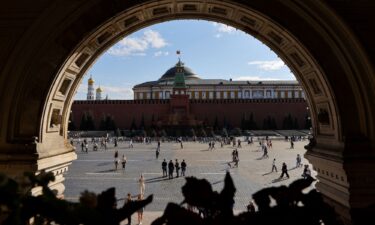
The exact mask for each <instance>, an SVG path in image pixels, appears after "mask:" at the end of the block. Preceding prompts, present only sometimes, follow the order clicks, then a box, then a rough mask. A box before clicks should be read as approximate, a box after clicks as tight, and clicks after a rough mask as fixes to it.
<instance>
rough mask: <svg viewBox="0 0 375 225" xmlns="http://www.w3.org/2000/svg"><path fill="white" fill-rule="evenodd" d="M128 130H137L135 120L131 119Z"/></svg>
mask: <svg viewBox="0 0 375 225" xmlns="http://www.w3.org/2000/svg"><path fill="white" fill-rule="evenodd" d="M130 130H137V125H136V124H135V118H134V117H133V120H132V123H131V125H130Z"/></svg>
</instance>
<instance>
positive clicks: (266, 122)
mask: <svg viewBox="0 0 375 225" xmlns="http://www.w3.org/2000/svg"><path fill="white" fill-rule="evenodd" d="M268 129H269V127H268V121H267V118H264V119H263V130H268Z"/></svg>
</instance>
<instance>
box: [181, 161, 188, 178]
mask: <svg viewBox="0 0 375 225" xmlns="http://www.w3.org/2000/svg"><path fill="white" fill-rule="evenodd" d="M186 166H187V165H186V162H185V159H183V160H182V162H181V176H185V171H186Z"/></svg>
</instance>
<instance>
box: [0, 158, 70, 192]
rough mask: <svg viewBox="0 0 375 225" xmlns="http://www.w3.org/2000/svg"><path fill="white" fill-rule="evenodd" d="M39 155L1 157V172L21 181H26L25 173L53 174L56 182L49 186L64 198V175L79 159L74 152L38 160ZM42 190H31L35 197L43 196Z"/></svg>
mask: <svg viewBox="0 0 375 225" xmlns="http://www.w3.org/2000/svg"><path fill="white" fill-rule="evenodd" d="M37 156H38V155H37V154H34V155H33V156H31V157H30V155H23V154H21V155H14V154H13V155H11V156H9V155H7V154H1V155H0V171H1V172H2V173H4V174H6V175H7V176H9V177H11V178H13V179H15V180H18V181H21V180H23V179H24V176H23V175H24V173H25V172H34V173H35V174H38V173H40V172H41V171H46V172H52V173H53V174H54V175H55V181H54V182H51V183H50V184H49V186H50V188H51V189H52V190H53V191H55V192H56V195H57V197H59V198H63V197H64V190H65V186H64V184H63V182H64V180H65V179H64V173H65V172H66V171H68V166H69V165H70V164H71V163H72V161H73V160H75V159H76V158H77V155H76V153H75V152H74V151H69V152H66V153H61V154H58V155H54V156H50V157H46V158H43V159H38V158H37ZM41 191H42V190H41V188H34V189H32V190H31V193H32V194H33V195H39V194H41Z"/></svg>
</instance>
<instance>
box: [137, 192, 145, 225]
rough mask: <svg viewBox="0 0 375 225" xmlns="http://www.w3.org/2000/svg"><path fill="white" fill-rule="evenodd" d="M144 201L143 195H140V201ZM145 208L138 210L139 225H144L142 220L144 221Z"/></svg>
mask: <svg viewBox="0 0 375 225" xmlns="http://www.w3.org/2000/svg"><path fill="white" fill-rule="evenodd" d="M142 200H143V195H142V194H139V195H138V201H142ZM144 210H145V208H144V207H142V208H140V209H138V211H137V213H138V224H139V225H142V220H143V212H144Z"/></svg>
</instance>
